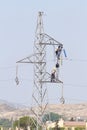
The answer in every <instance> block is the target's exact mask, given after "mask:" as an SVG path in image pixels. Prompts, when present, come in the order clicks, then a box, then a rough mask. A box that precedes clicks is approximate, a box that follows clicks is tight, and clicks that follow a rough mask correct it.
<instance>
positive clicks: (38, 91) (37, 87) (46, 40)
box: [16, 12, 64, 126]
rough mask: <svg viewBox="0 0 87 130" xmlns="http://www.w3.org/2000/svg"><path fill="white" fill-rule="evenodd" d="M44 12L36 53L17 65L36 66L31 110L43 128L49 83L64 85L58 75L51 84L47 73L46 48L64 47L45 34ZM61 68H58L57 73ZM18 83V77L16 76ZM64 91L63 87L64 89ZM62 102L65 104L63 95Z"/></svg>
mask: <svg viewBox="0 0 87 130" xmlns="http://www.w3.org/2000/svg"><path fill="white" fill-rule="evenodd" d="M42 16H43V12H39V13H38V19H37V27H36V33H35V41H34V52H33V54H32V55H30V56H29V57H26V58H24V59H22V60H19V61H17V63H33V66H34V84H33V93H32V107H31V110H32V112H33V114H34V115H35V117H36V119H37V122H38V123H39V124H40V125H41V126H43V121H42V118H43V115H44V113H45V111H46V108H47V105H48V94H47V85H46V84H47V83H57V84H61V85H63V82H62V81H60V80H59V78H58V75H57V77H56V78H55V81H54V82H51V74H50V73H49V72H47V71H46V46H58V45H60V46H63V44H62V43H60V42H58V41H56V40H55V39H54V38H52V37H51V36H49V35H48V34H45V33H44V29H43V20H42ZM58 69H59V68H57V72H58V71H59V70H58ZM16 81H17V76H16ZM62 89H63V87H62ZM61 102H62V103H64V98H63V95H62V97H61Z"/></svg>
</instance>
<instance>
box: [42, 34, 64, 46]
mask: <svg viewBox="0 0 87 130" xmlns="http://www.w3.org/2000/svg"><path fill="white" fill-rule="evenodd" d="M41 36H42V37H43V38H44V42H42V43H40V44H45V45H57V46H58V45H60V46H63V44H62V43H60V42H58V41H57V40H55V39H54V38H52V37H51V36H49V35H48V34H46V33H42V34H41Z"/></svg>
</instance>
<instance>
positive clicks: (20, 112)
mask: <svg viewBox="0 0 87 130" xmlns="http://www.w3.org/2000/svg"><path fill="white" fill-rule="evenodd" d="M46 111H47V112H54V113H57V114H59V115H63V116H64V117H67V118H71V117H82V118H83V117H84V118H85V119H87V104H86V103H85V104H50V105H49V106H48V107H47V109H46ZM26 115H29V116H31V115H32V113H31V111H30V108H29V107H26V108H25V107H24V108H23V107H22V108H21V107H20V108H15V107H14V106H12V105H9V104H6V103H1V104H0V118H9V119H11V118H14V119H16V118H18V117H21V116H26Z"/></svg>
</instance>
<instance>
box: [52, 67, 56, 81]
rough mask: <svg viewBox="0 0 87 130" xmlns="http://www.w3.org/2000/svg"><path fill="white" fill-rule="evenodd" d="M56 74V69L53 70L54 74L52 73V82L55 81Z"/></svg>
mask: <svg viewBox="0 0 87 130" xmlns="http://www.w3.org/2000/svg"><path fill="white" fill-rule="evenodd" d="M55 73H56V68H53V70H52V73H51V82H54V81H55Z"/></svg>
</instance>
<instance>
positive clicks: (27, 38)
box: [0, 0, 87, 105]
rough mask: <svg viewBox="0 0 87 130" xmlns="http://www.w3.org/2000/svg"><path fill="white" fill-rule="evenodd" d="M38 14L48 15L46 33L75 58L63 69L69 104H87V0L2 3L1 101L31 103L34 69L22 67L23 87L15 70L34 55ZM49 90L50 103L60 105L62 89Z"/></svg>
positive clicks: (52, 86) (11, 0)
mask: <svg viewBox="0 0 87 130" xmlns="http://www.w3.org/2000/svg"><path fill="white" fill-rule="evenodd" d="M38 11H43V12H44V16H43V21H44V30H45V33H47V34H48V35H50V36H52V37H53V38H55V39H56V40H57V41H59V42H61V43H63V45H64V48H65V49H66V52H67V55H68V59H72V60H67V61H65V60H64V61H63V66H62V68H61V69H62V70H61V75H62V76H61V77H62V80H63V82H64V98H65V101H66V103H79V102H87V93H86V92H87V79H86V78H87V0H37V1H36V0H32V1H29V0H1V1H0V99H3V100H6V101H8V102H13V103H19V104H26V105H30V104H31V99H32V87H33V66H32V65H31V64H21V65H19V73H18V76H19V79H20V85H19V86H16V83H15V75H16V71H15V70H16V68H15V67H16V61H18V60H20V59H22V58H25V57H27V56H29V55H31V54H32V53H33V43H34V38H35V29H36V21H37V15H38ZM48 51H50V48H48ZM52 64H53V61H52V63H51V62H50V63H49V67H47V68H48V69H49V70H51V67H52ZM47 88H48V97H49V102H50V103H58V104H59V103H60V102H59V98H60V97H61V89H60V87H59V86H58V85H54V84H51V85H50V84H48V86H47Z"/></svg>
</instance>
